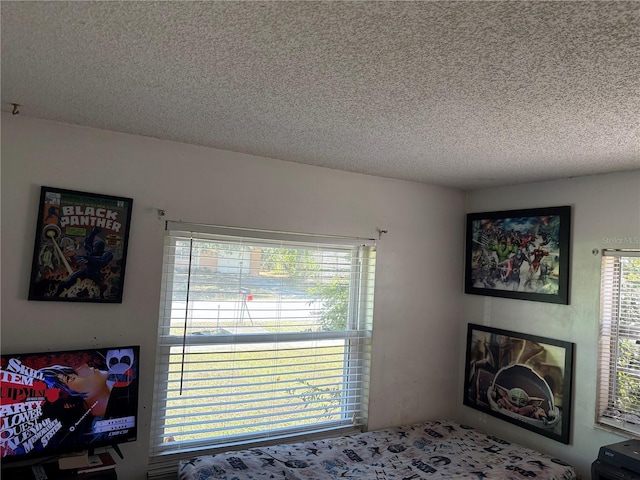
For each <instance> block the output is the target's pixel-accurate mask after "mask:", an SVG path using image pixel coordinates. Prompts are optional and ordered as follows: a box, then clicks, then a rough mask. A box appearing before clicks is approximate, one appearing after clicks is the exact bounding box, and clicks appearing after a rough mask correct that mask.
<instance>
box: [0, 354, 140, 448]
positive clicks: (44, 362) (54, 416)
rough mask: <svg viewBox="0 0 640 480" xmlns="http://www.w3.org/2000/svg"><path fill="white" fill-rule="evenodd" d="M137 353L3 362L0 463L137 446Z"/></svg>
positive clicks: (34, 356) (49, 356)
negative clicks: (133, 442) (127, 444)
mask: <svg viewBox="0 0 640 480" xmlns="http://www.w3.org/2000/svg"><path fill="white" fill-rule="evenodd" d="M139 356H140V347H138V346H134V347H131V346H130V347H122V348H96V349H86V350H74V351H65V352H46V353H36V354H16V355H2V356H1V359H0V367H1V370H0V396H1V402H0V455H1V457H2V459H3V460H5V459H17V458H30V457H36V456H42V455H50V454H59V453H62V452H69V451H74V450H83V449H90V448H94V447H98V446H105V445H113V444H118V443H122V442H127V441H131V440H135V438H136V434H137V411H138V372H139V368H138V367H139Z"/></svg>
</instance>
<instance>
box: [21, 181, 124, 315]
mask: <svg viewBox="0 0 640 480" xmlns="http://www.w3.org/2000/svg"><path fill="white" fill-rule="evenodd" d="M132 205H133V200H132V199H131V198H125V197H115V196H112V195H100V194H95V193H87V192H77V191H73V190H63V189H59V188H52V187H42V188H41V190H40V203H39V209H38V219H37V222H36V235H35V245H34V250H33V262H32V267H31V279H30V284H29V300H51V301H69V302H101V303H122V290H123V287H124V274H125V267H126V261H127V246H128V242H129V229H130V225H131V209H132Z"/></svg>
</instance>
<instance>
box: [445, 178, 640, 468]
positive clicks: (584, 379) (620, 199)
mask: <svg viewBox="0 0 640 480" xmlns="http://www.w3.org/2000/svg"><path fill="white" fill-rule="evenodd" d="M562 205H570V206H571V207H572V216H573V219H572V224H573V225H572V231H571V235H572V239H571V257H572V258H571V266H570V270H571V274H570V290H569V294H570V304H569V305H568V306H567V305H553V304H547V303H539V302H529V301H523V300H511V299H502V298H491V297H482V296H476V295H465V296H464V297H465V298H464V322H463V325H462V326H461V330H460V335H461V336H463V335H466V325H467V323H478V324H483V325H489V326H493V327H498V328H506V329H509V330H515V331H518V332H525V333H529V334H534V335H540V336H544V337H551V338H557V339H560V340H566V341H569V342H574V343H575V346H576V351H575V359H574V362H575V363H574V365H575V376H574V389H573V417H572V427H571V443H570V445H564V444H561V443H558V442H555V441H552V440H549V439H547V438H546V437H543V436H540V435H537V434H535V433H531V432H530V431H528V430H524V429H521V428H516V427H513V426H512V425H511V424H509V423H506V422H503V421H501V420H499V419H495V418H493V417H490V416H488V415H484V414H481V413H480V412H478V411H476V410H473V409H470V408H468V407H464V406H462V405H461V404H460V405H459V407H458V417H459V418H460V419H461V420H462V421H465V422H467V423H469V424H471V425H474V426H479V427H481V428H485V429H487V430H491V431H493V432H495V434H496V435H499V436H502V437H504V438H507V439H510V440H512V441H516V442H518V443H521V444H525V445H528V446H531V447H534V448H537V449H539V450H542V451H544V452H547V453H550V454H553V455H556V456H558V457H560V458H562V459H563V460H565V461H568V462H569V463H571V464H573V465H575V466H576V468H577V469H578V471H579V473H580V474H582V476H583V478H584V479H588V478H589V477H590V470H589V469H590V465H591V462H592V461H593V460H595V459H596V457H597V454H598V449H599V447H600V446H601V445H606V444H610V443H614V442H620V441H623V440H624V438H623V437H619V436H616V435H613V434H610V433H608V432H605V431H603V430H599V429H596V428H595V427H594V417H595V402H596V372H597V370H596V355H597V345H598V321H599V318H598V315H599V310H598V309H599V292H600V261H601V256H600V255H593V253H592V250H593V249H598V250H602V249H603V248H640V245H639V244H638V241H637V238H638V237H640V171H635V172H625V173H620V174H611V175H598V176H592V177H581V178H573V179H568V180H561V181H553V182H544V183H534V184H527V185H520V186H513V187H505V188H498V189H486V190H477V191H473V192H471V193H469V195H468V205H467V210H468V211H469V212H485V211H495V210H511V209H518V208H537V207H545V206H562ZM460 355H461V358H463V357H464V347H462V350H461V351H460ZM463 371H464V367H463V365H460V375H461V377H460V378H462V375H463V373H462V372H463ZM458 387H459V389H460V390H459V392H460V393H459V395H458V397H459V398H462V382H460V385H458Z"/></svg>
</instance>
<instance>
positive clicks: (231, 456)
mask: <svg viewBox="0 0 640 480" xmlns="http://www.w3.org/2000/svg"><path fill="white" fill-rule="evenodd" d="M178 477H179V479H180V480H213V479H216V480H218V479H219V480H256V479H260V480H262V479H274V480H330V479H352V480H353V479H355V480H386V479H398V480H420V479H429V480H433V479H445V478H447V479H451V478H473V479H478V480H482V479H495V478H500V479H517V480H521V479H536V480H572V479H575V478H576V474H575V471H574V470H573V468H572V467H571V466H569V465H568V464H566V463H564V462H563V461H561V460H559V459H557V458H554V457H552V456H549V455H545V454H543V453H540V452H537V451H535V450H532V449H530V448H526V447H523V446H521V445H518V444H515V443H512V442H507V441H506V440H502V439H500V438H498V437H495V436H493V435H488V434H485V433H482V432H480V431H479V430H476V429H474V428H471V427H468V426H466V425H461V424H459V423H456V422H453V421H435V422H425V423H419V424H415V425H408V426H402V427H394V428H388V429H384V430H375V431H371V432H366V433H360V434H356V435H348V436H343V437H337V438H332V439H327V440H315V441H308V442H301V443H294V444H286V445H275V446H269V447H260V448H252V449H249V450H241V451H236V452H228V453H223V454H217V455H203V456H198V457H195V458H192V459H190V460H185V461H182V462H180V465H179V467H178Z"/></svg>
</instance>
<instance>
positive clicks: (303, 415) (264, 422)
mask: <svg viewBox="0 0 640 480" xmlns="http://www.w3.org/2000/svg"><path fill="white" fill-rule="evenodd" d="M369 243H372V242H369ZM374 271H375V245H373V244H370V245H366V244H363V242H362V241H353V240H345V239H342V238H336V237H330V238H325V237H318V236H306V235H292V234H282V233H275V232H264V231H253V230H230V229H225V228H222V229H219V228H212V227H205V226H194V225H188V226H186V225H184V224H171V223H170V224H169V225H168V234H167V237H166V242H165V252H164V271H163V282H162V300H161V313H160V328H159V339H158V358H157V365H156V379H155V384H156V392H155V400H154V410H153V424H152V439H151V442H152V447H151V455H152V457H153V456H158V455H162V454H167V453H177V452H185V451H194V450H199V449H207V448H211V447H216V446H226V445H231V444H244V443H248V442H255V441H256V440H258V441H267V440H268V439H273V438H283V437H287V436H292V435H303V434H309V433H312V432H318V431H322V430H331V429H337V428H341V427H345V426H350V427H351V426H353V425H354V424H355V425H360V424H363V423H364V422H365V421H366V409H367V391H368V385H367V383H368V380H367V379H368V369H369V357H370V340H371V328H372V317H373V287H374Z"/></svg>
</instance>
